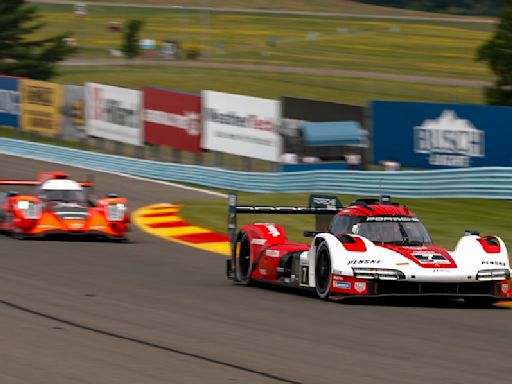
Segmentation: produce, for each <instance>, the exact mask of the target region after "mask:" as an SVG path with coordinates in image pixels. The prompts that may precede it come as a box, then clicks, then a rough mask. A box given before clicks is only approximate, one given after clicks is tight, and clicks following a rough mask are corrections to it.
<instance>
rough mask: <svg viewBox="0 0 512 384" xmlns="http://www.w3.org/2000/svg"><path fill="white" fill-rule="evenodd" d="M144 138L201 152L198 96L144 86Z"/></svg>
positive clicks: (156, 142)
mask: <svg viewBox="0 0 512 384" xmlns="http://www.w3.org/2000/svg"><path fill="white" fill-rule="evenodd" d="M143 121H144V141H145V142H146V143H149V144H157V145H165V146H167V147H171V148H176V149H181V150H184V151H189V152H201V151H202V149H201V146H200V143H201V97H200V96H198V95H193V94H189V93H182V92H178V91H172V90H169V89H164V88H155V87H144V115H143Z"/></svg>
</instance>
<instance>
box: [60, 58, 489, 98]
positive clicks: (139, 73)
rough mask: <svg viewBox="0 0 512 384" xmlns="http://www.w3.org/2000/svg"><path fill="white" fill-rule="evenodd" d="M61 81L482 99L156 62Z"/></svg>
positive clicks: (262, 93)
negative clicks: (181, 66)
mask: <svg viewBox="0 0 512 384" xmlns="http://www.w3.org/2000/svg"><path fill="white" fill-rule="evenodd" d="M60 73H61V74H60V76H59V77H57V78H56V79H55V80H56V81H58V82H60V83H67V84H81V83H82V82H86V81H91V82H98V83H105V84H112V85H118V86H124V87H128V88H135V89H138V88H140V87H142V86H144V85H155V86H161V87H167V88H173V89H179V90H183V91H189V92H196V93H198V92H200V91H201V90H202V89H212V90H216V91H220V92H229V93H240V94H246V95H251V96H258V97H265V98H273V99H277V98H279V97H281V96H294V97H304V98H309V99H317V100H326V101H335V102H340V103H349V104H358V105H366V104H367V103H368V101H370V100H376V99H379V100H404V101H405V100H416V101H427V102H428V101H430V102H453V103H470V104H480V103H482V102H483V100H482V91H481V90H480V89H478V88H466V87H454V86H442V85H429V84H417V83H404V82H399V81H385V80H371V79H351V78H341V77H329V76H313V75H300V74H288V73H279V74H277V73H266V72H255V71H240V70H221V69H198V68H179V67H170V66H169V67H155V66H105V67H102V66H91V67H62V68H61V69H60Z"/></svg>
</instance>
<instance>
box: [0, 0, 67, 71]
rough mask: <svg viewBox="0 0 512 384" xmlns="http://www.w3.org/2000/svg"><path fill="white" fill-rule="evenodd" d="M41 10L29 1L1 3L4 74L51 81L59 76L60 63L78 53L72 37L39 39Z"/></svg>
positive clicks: (0, 59)
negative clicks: (71, 39) (57, 65)
mask: <svg viewBox="0 0 512 384" xmlns="http://www.w3.org/2000/svg"><path fill="white" fill-rule="evenodd" d="M39 18H40V16H39V14H38V11H37V7H36V6H34V5H29V4H27V2H26V1H25V0H9V1H5V0H2V1H0V73H1V74H3V75H8V76H20V77H28V78H32V79H38V80H48V79H51V78H52V77H54V76H55V75H56V74H57V70H56V63H58V62H59V61H61V60H63V59H64V58H66V57H67V56H68V55H70V54H71V53H73V52H74V51H75V48H74V47H70V46H68V44H67V43H66V38H67V37H69V34H67V33H64V34H59V35H56V36H51V37H47V38H42V39H36V38H35V37H34V34H35V33H36V32H38V31H39V30H40V29H41V28H43V27H44V24H43V23H41V22H40V21H38V20H39Z"/></svg>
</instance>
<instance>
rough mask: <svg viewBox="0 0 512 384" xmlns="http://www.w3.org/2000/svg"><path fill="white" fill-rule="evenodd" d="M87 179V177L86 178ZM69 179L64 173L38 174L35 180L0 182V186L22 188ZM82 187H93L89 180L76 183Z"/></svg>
mask: <svg viewBox="0 0 512 384" xmlns="http://www.w3.org/2000/svg"><path fill="white" fill-rule="evenodd" d="M88 177H89V176H88ZM59 179H61V180H62V179H69V175H68V174H67V173H65V172H39V173H38V174H37V180H0V185H22V186H27V185H28V186H31V185H33V186H36V185H40V184H42V183H44V182H45V181H47V180H59ZM76 183H78V184H80V185H81V186H82V187H93V186H94V182H93V181H92V179H91V180H85V181H78V180H76Z"/></svg>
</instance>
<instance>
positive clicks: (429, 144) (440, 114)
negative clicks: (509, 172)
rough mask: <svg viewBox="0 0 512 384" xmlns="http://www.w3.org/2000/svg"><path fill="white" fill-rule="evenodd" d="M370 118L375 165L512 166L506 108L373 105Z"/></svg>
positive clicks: (511, 111)
mask: <svg viewBox="0 0 512 384" xmlns="http://www.w3.org/2000/svg"><path fill="white" fill-rule="evenodd" d="M372 115H373V137H374V160H375V162H376V163H382V162H385V161H393V162H398V163H400V164H401V165H402V166H405V167H414V168H464V167H484V166H507V167H509V166H512V152H511V151H510V142H511V141H512V131H511V130H510V122H511V121H512V107H498V106H479V105H460V104H430V103H405V102H386V101H375V102H373V103H372Z"/></svg>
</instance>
